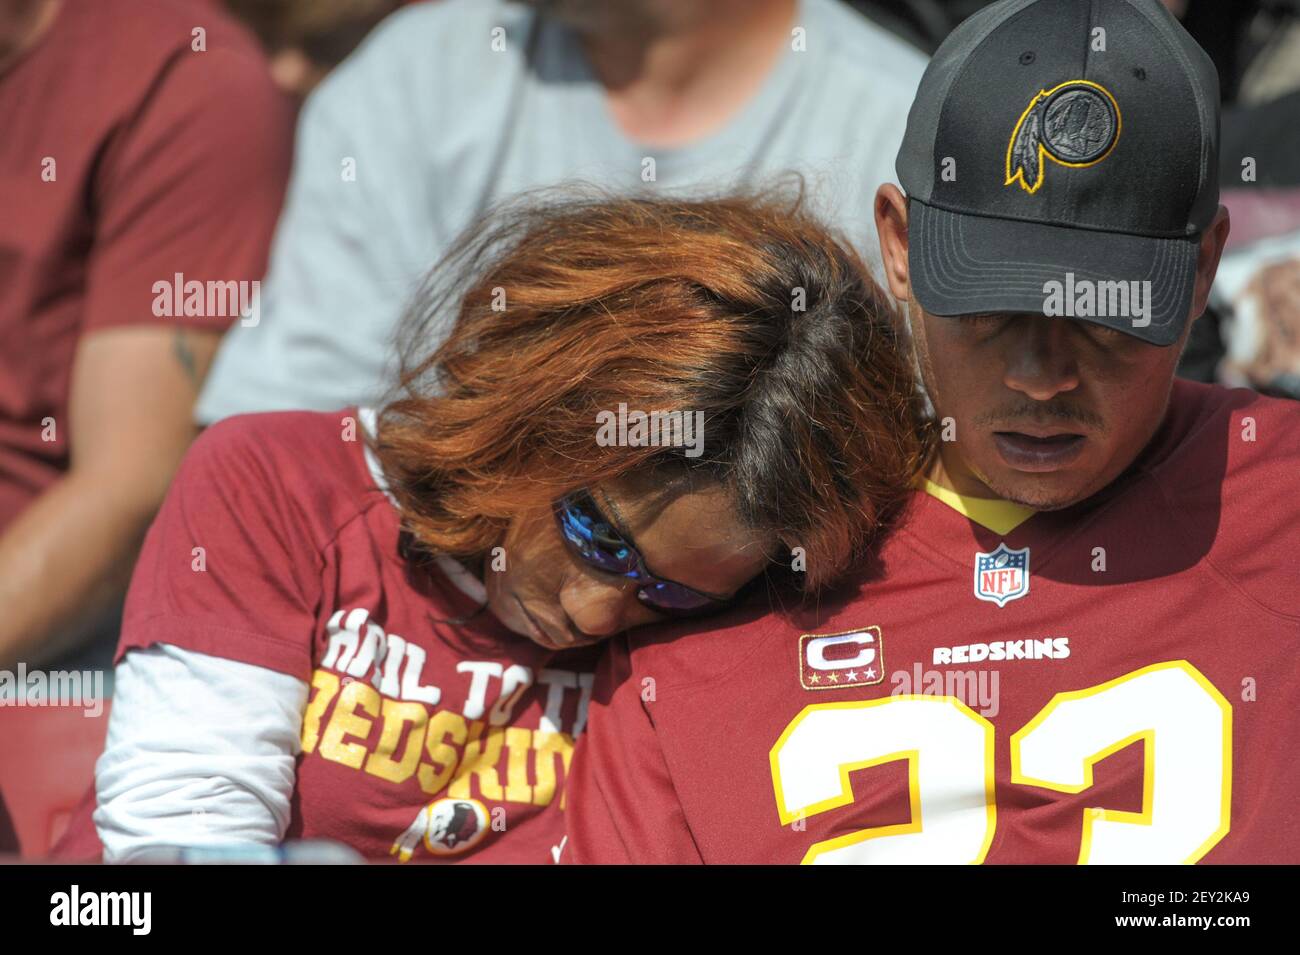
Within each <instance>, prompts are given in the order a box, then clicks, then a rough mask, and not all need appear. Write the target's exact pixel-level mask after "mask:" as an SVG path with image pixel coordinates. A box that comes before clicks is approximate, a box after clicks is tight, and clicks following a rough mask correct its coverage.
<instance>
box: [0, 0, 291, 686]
mask: <svg viewBox="0 0 1300 955" xmlns="http://www.w3.org/2000/svg"><path fill="white" fill-rule="evenodd" d="M0 128H3V130H4V136H3V137H0V668H4V667H10V666H12V665H13V663H14V662H15V661H18V660H23V661H26V662H27V663H28V664H29V665H32V664H35V665H41V664H42V663H43V662H48V661H49V660H50V659H51V658H53V657H55V656H57V655H58V654H59V653H61V652H64V651H69V650H71V649H72V648H74V647H76V646H77V645H79V644H81V643H84V642H85V641H87V640H89V639H90V638H91V637H92V636H93V635H94V632H95V627H96V625H97V623H98V622H99V621H100V620H101V619H102V618H103V617H104V616H105V615H106V614H109V613H111V610H112V608H113V607H114V606H115V605H117V603H118V601H119V600H120V596H121V594H122V593H123V592H124V590H125V585H126V582H127V580H128V579H129V575H130V571H131V567H132V564H133V562H134V558H135V555H136V552H137V550H138V547H139V544H140V541H141V539H142V537H143V534H144V531H145V529H146V528H147V526H148V524H149V522H150V520H151V518H152V517H153V514H154V512H155V510H156V509H157V507H158V505H159V503H160V502H161V501H162V498H163V494H164V492H165V491H166V488H167V485H168V482H169V481H170V479H171V476H172V473H173V471H174V470H175V468H176V466H177V464H178V462H179V461H180V458H181V456H182V455H183V454H184V452H185V449H186V448H187V446H188V445H189V443H190V441H191V439H192V438H193V435H194V428H193V425H192V424H191V420H192V412H191V409H192V406H193V403H194V400H195V396H196V394H197V390H198V388H199V386H200V384H201V383H202V380H203V377H204V375H205V374H206V372H207V368H208V364H209V361H210V359H211V357H212V354H213V353H214V351H215V349H216V347H217V342H218V340H219V338H220V337H221V334H222V332H223V331H224V330H225V329H226V328H227V327H228V326H229V325H230V324H231V323H232V322H234V321H236V320H244V321H250V320H255V315H256V308H255V307H254V308H252V309H248V308H246V307H244V306H246V305H247V302H246V301H245V302H242V303H241V302H240V301H239V296H237V295H234V294H226V292H227V290H231V289H238V290H239V291H240V292H244V291H246V290H248V289H250V288H251V289H252V290H253V291H256V290H257V286H256V285H253V284H252V283H254V282H257V281H259V280H260V279H261V277H262V272H263V270H264V268H265V264H266V256H267V251H268V246H269V242H270V237H271V234H272V230H273V228H274V225H275V220H276V217H277V215H278V213H279V209H280V204H281V201H282V198H283V191H284V186H285V182H286V179H287V176H288V168H289V161H290V153H291V141H292V110H291V109H290V107H289V103H288V102H287V100H286V99H285V98H284V97H283V95H282V94H281V93H280V92H279V91H278V90H277V89H276V87H275V85H274V84H273V82H272V80H271V77H270V75H269V72H268V70H267V64H266V61H265V58H264V57H263V56H262V54H261V52H260V50H259V49H258V47H257V44H256V42H255V41H254V40H253V38H252V37H251V36H249V35H248V34H247V33H246V32H244V30H243V29H242V28H241V27H239V26H237V25H236V24H234V23H233V22H232V21H231V20H230V19H229V17H228V15H227V14H225V13H224V12H223V11H222V10H221V9H220V8H219V7H217V6H215V5H213V4H211V3H207V2H201V0H0ZM214 293H215V294H214ZM254 300H255V299H254ZM232 303H234V304H235V305H238V306H239V307H238V308H234V307H232ZM241 316H243V317H242V319H241Z"/></svg>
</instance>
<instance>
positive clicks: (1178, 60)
mask: <svg viewBox="0 0 1300 955" xmlns="http://www.w3.org/2000/svg"><path fill="white" fill-rule="evenodd" d="M1218 143H1219V91H1218V80H1217V77H1216V73H1215V70H1214V65H1213V64H1212V63H1211V62H1210V59H1209V57H1208V56H1206V54H1205V53H1204V51H1202V50H1201V49H1200V47H1198V46H1197V45H1196V43H1195V42H1194V41H1193V40H1192V39H1191V37H1190V36H1188V34H1187V33H1186V32H1185V31H1184V30H1183V28H1182V27H1181V26H1180V25H1179V24H1178V22H1177V20H1175V19H1174V17H1173V16H1172V15H1170V14H1169V13H1168V11H1166V10H1165V8H1164V7H1163V6H1162V5H1161V4H1160V3H1158V2H1156V0H1095V2H1084V0H1005V2H1002V3H997V4H994V5H992V6H990V7H987V8H985V9H984V10H983V11H981V12H980V13H978V14H976V15H975V16H974V17H971V18H970V19H969V20H967V21H966V22H965V23H964V24H962V26H961V27H960V28H959V29H958V30H957V31H956V32H955V33H954V34H953V35H952V36H951V37H950V38H949V39H948V41H947V42H946V43H945V44H944V45H943V47H942V49H940V50H939V52H938V54H937V55H936V56H935V58H934V60H933V61H932V62H931V64H930V67H929V69H928V70H927V71H926V74H925V78H924V79H923V80H922V83H921V87H920V89H919V91H918V93H917V96H916V100H915V102H914V103H913V106H912V111H911V113H910V115H909V118H908V125H907V134H906V137H905V138H904V141H903V146H902V149H901V150H900V151H899V155H898V164H897V171H898V176H899V181H900V182H901V183H902V185H903V189H904V190H905V191H906V199H904V197H903V195H902V194H901V193H900V192H899V191H898V189H897V188H895V187H894V186H892V185H886V186H884V187H882V188H881V189H880V192H879V194H878V196H877V206H876V224H877V229H878V232H879V234H880V237H881V242H882V245H884V246H885V248H886V252H885V261H886V272H887V276H888V280H889V286H890V288H891V290H892V291H893V293H894V295H895V296H896V297H897V298H898V299H899V300H900V301H901V302H903V303H904V304H905V305H906V306H907V307H908V309H909V313H910V318H911V325H912V329H913V332H914V335H915V341H916V345H917V350H918V354H919V356H920V358H921V365H922V370H923V372H924V374H925V378H926V381H927V386H928V387H929V389H930V392H931V398H932V400H933V401H934V402H935V405H936V410H938V411H939V417H940V419H941V420H942V419H945V418H948V419H951V420H950V425H951V427H950V429H949V433H948V435H947V437H948V438H950V439H951V440H950V441H948V442H946V443H945V445H944V451H943V454H942V455H941V457H942V468H943V470H942V473H941V477H940V480H941V482H943V483H948V484H951V485H952V486H953V487H955V489H957V490H959V491H964V492H969V493H975V494H980V495H985V496H996V497H1001V498H1004V499H1007V500H1012V501H1018V502H1020V503H1022V504H1026V505H1028V506H1031V507H1034V508H1038V509H1046V508H1058V507H1062V506H1065V505H1068V504H1072V503H1075V502H1077V501H1080V500H1082V499H1084V498H1086V497H1088V496H1089V495H1091V494H1093V493H1095V492H1097V491H1098V490H1100V489H1101V488H1102V487H1105V486H1106V485H1108V484H1109V483H1110V482H1111V481H1113V480H1114V479H1115V478H1116V477H1118V476H1119V474H1120V473H1121V472H1122V471H1123V470H1124V469H1125V468H1127V467H1128V466H1129V465H1130V464H1131V463H1132V462H1133V460H1134V458H1135V457H1136V455H1137V453H1138V452H1139V451H1140V450H1141V449H1142V448H1143V446H1145V445H1146V444H1147V443H1148V441H1149V440H1150V439H1151V437H1152V435H1153V434H1154V432H1155V430H1156V428H1157V427H1158V426H1159V424H1160V422H1161V421H1162V420H1163V418H1164V411H1165V407H1166V405H1167V403H1168V401H1169V396H1170V386H1171V383H1172V381H1173V376H1174V369H1175V367H1176V365H1177V363H1178V358H1179V355H1180V354H1181V350H1182V345H1183V343H1184V342H1185V341H1186V340H1187V333H1188V330H1189V328H1190V326H1191V323H1192V322H1193V321H1195V320H1196V318H1197V317H1199V316H1200V315H1201V313H1202V312H1203V311H1204V310H1205V302H1206V295H1207V293H1208V291H1209V288H1210V285H1211V283H1212V282H1213V280H1214V274H1215V271H1216V269H1217V267H1218V262H1219V254H1220V252H1221V251H1222V249H1223V244H1224V241H1225V240H1226V238H1227V234H1228V215H1227V210H1225V209H1224V208H1222V207H1221V206H1220V205H1219V183H1218ZM1049 318H1064V319H1066V320H1064V321H1051V320H1047V319H1049ZM954 431H955V434H953V432H954ZM989 491H992V492H993V494H992V495H989V493H988V492H989Z"/></svg>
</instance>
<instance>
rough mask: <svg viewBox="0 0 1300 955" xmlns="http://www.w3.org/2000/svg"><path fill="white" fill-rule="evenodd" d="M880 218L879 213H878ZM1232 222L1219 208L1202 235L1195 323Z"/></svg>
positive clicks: (1225, 211) (1195, 298) (1197, 273)
mask: <svg viewBox="0 0 1300 955" xmlns="http://www.w3.org/2000/svg"><path fill="white" fill-rule="evenodd" d="M877 218H879V213H877ZM1231 229H1232V221H1231V219H1230V218H1229V216H1228V209H1227V207H1226V206H1219V213H1218V215H1216V216H1215V217H1214V221H1213V222H1211V223H1210V225H1209V228H1207V229H1206V230H1205V232H1204V233H1203V234H1202V235H1201V250H1200V257H1199V258H1198V259H1197V260H1196V290H1195V293H1194V295H1193V296H1192V315H1191V318H1192V320H1193V321H1195V320H1196V319H1198V318H1200V317H1201V315H1202V314H1204V312H1205V307H1206V305H1207V304H1209V300H1210V287H1211V286H1213V285H1214V276H1215V275H1216V274H1217V273H1218V271H1219V258H1220V257H1221V256H1222V255H1223V246H1224V244H1225V243H1227V241H1228V232H1229V231H1230V230H1231Z"/></svg>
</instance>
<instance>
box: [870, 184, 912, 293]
mask: <svg viewBox="0 0 1300 955" xmlns="http://www.w3.org/2000/svg"><path fill="white" fill-rule="evenodd" d="M876 236H877V237H878V238H879V240H880V257H881V260H882V261H883V262H884V266H885V281H886V283H888V285H889V291H890V292H891V293H892V294H893V296H894V298H895V299H897V300H898V301H900V302H908V301H911V298H912V281H911V278H910V273H909V271H908V266H907V198H906V197H905V196H904V195H903V193H902V191H901V190H900V189H899V188H898V187H897V186H896V185H894V184H893V183H892V182H887V183H885V184H884V185H883V186H881V187H880V188H879V189H877V190H876Z"/></svg>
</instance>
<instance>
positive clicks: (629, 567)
mask: <svg viewBox="0 0 1300 955" xmlns="http://www.w3.org/2000/svg"><path fill="white" fill-rule="evenodd" d="M558 515H559V518H560V528H561V530H562V531H563V532H564V536H565V537H566V538H567V539H568V541H569V542H570V543H571V544H572V545H573V546H574V547H575V548H576V549H577V551H578V553H579V554H580V555H581V557H582V558H583V560H586V561H588V562H589V563H591V564H593V565H594V566H596V567H599V568H600V569H601V570H605V571H608V572H609V573H613V574H623V575H627V576H632V577H635V576H638V574H637V562H636V557H635V556H634V555H633V554H632V551H631V549H630V548H629V547H628V546H627V542H626V541H624V540H623V539H622V538H621V537H619V536H618V535H617V534H615V533H614V531H613V529H612V528H610V526H609V525H608V524H606V523H605V522H604V521H603V520H601V519H600V517H599V516H598V515H595V514H592V513H591V512H590V511H588V510H586V509H585V508H583V507H581V506H580V505H578V504H576V503H574V502H572V501H566V502H565V503H564V504H562V505H561V506H560V509H559V511H558Z"/></svg>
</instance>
